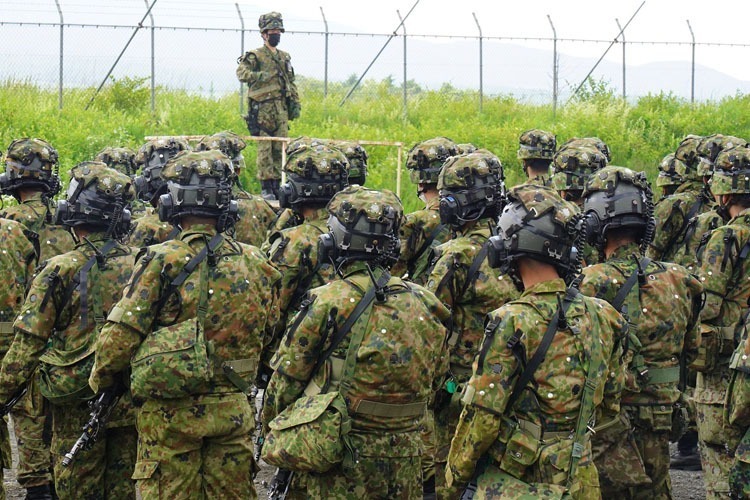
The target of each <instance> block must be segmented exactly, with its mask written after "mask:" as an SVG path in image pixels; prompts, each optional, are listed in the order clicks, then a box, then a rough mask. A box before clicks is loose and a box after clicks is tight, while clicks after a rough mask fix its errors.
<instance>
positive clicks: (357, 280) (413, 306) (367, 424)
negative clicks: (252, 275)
mask: <svg viewBox="0 0 750 500" xmlns="http://www.w3.org/2000/svg"><path fill="white" fill-rule="evenodd" d="M374 272H375V274H376V278H379V277H380V275H381V273H382V271H381V270H380V269H379V268H376V269H375V270H374ZM372 285H373V284H372V280H371V278H370V276H369V274H368V273H367V271H366V269H365V264H364V263H362V262H355V263H351V264H349V265H347V266H346V267H345V269H344V270H343V273H342V278H341V279H337V280H335V281H333V282H331V283H329V284H328V285H325V286H322V287H319V288H314V289H312V290H310V292H309V296H308V297H309V298H308V299H306V301H305V302H304V305H303V307H302V309H301V310H300V312H299V313H298V315H297V317H295V319H294V320H293V321H292V322H291V326H290V328H289V329H288V331H287V333H286V335H285V337H284V341H283V343H282V344H281V346H280V347H279V352H278V354H277V356H276V357H275V358H274V362H273V365H274V367H275V370H276V371H275V372H274V374H273V376H272V377H271V381H270V383H269V386H268V393H267V396H266V397H267V399H266V405H265V406H264V410H263V423H264V425H265V426H267V425H268V423H269V422H270V421H271V420H272V419H273V418H274V417H275V416H276V415H278V414H279V413H280V412H281V411H283V410H284V408H286V407H287V406H289V405H290V404H292V403H293V402H294V401H295V400H296V399H297V398H298V397H300V396H301V395H302V392H303V390H304V389H305V387H306V386H307V385H308V382H309V381H310V380H312V381H313V382H314V383H315V385H317V386H318V387H321V388H327V387H328V385H329V382H330V379H329V378H328V374H329V373H330V371H329V370H328V369H327V368H321V369H320V370H319V371H318V372H317V373H312V370H313V368H314V367H315V364H316V362H317V360H318V357H319V356H320V354H321V353H322V352H324V351H325V350H326V349H327V348H328V346H329V345H330V341H331V338H332V337H333V335H334V332H335V331H337V329H338V328H341V326H342V325H343V324H344V323H345V322H346V320H347V318H348V317H349V316H350V314H351V313H352V311H353V310H354V309H355V308H356V307H357V304H358V303H359V301H360V300H361V298H362V296H363V295H364V294H365V293H366V291H367V290H368V289H369V288H370V287H371V286H372ZM385 293H386V296H387V300H385V301H384V302H379V301H377V300H376V301H374V302H373V305H372V309H371V312H370V313H369V318H368V315H367V312H365V313H364V314H363V315H362V316H361V317H360V319H359V320H358V322H357V323H355V325H354V326H353V328H352V330H354V329H356V328H362V327H365V328H366V330H365V332H364V338H363V340H362V343H361V344H360V346H359V349H358V350H357V354H356V356H357V359H356V366H355V369H354V374H353V376H352V379H351V381H350V384H349V387H348V389H347V391H346V394H345V399H346V401H347V405H348V407H349V409H350V414H351V415H352V420H353V422H352V428H353V429H355V430H359V431H365V432H378V431H389V432H406V431H415V430H417V428H418V426H419V423H420V420H421V419H419V418H415V416H414V415H411V416H398V417H394V416H376V415H370V414H366V413H358V412H356V411H352V408H356V407H358V405H359V403H360V402H361V401H363V400H367V401H373V402H380V403H388V404H394V405H404V404H410V403H419V402H425V403H426V401H427V399H428V398H429V396H430V395H431V394H432V392H433V391H434V390H436V389H437V386H438V385H439V384H440V382H441V376H442V373H444V369H445V362H446V355H445V338H446V330H445V327H444V326H443V324H444V323H445V322H447V320H448V318H449V315H448V311H447V310H446V309H445V306H443V305H442V304H441V303H440V301H438V300H437V298H436V297H435V296H434V295H433V294H432V293H430V292H428V291H427V290H425V289H424V288H422V287H420V286H418V285H414V284H411V283H407V282H404V281H403V280H401V279H400V278H396V277H391V279H390V280H389V281H388V283H387V285H386V292H385ZM351 335H352V334H351V331H350V333H349V334H348V335H347V336H346V337H345V338H344V339H343V340H342V341H341V343H340V344H339V345H338V347H337V348H336V349H335V350H334V351H333V354H332V357H333V358H339V359H340V360H341V359H344V358H346V352H347V349H348V347H349V342H350V340H351ZM326 364H327V365H330V364H331V361H330V360H329V361H327V362H326ZM336 383H338V379H337V380H336ZM363 406H364V405H363Z"/></svg>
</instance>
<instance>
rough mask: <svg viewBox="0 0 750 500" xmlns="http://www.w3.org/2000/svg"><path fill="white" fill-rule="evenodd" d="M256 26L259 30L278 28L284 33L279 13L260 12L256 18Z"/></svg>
mask: <svg viewBox="0 0 750 500" xmlns="http://www.w3.org/2000/svg"><path fill="white" fill-rule="evenodd" d="M258 28H260V32H261V33H263V32H264V31H268V30H280V31H281V32H282V33H284V21H283V19H281V13H279V12H269V13H268V14H261V16H260V17H259V18H258Z"/></svg>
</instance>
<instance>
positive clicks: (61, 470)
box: [51, 403, 137, 500]
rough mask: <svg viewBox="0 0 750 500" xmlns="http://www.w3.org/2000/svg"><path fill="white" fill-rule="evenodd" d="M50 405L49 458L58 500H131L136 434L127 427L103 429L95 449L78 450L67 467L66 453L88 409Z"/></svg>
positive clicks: (132, 495) (82, 423) (132, 428)
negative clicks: (65, 465) (50, 437)
mask: <svg viewBox="0 0 750 500" xmlns="http://www.w3.org/2000/svg"><path fill="white" fill-rule="evenodd" d="M51 406H52V458H53V460H54V472H55V489H56V491H57V495H58V496H59V498H60V499H61V500H65V499H71V500H100V499H101V500H105V499H107V500H121V499H122V500H130V499H134V498H135V484H134V483H133V481H132V479H131V478H130V476H131V475H132V473H133V468H134V466H135V449H136V441H137V437H136V432H135V428H134V427H133V426H132V425H130V426H127V427H115V428H112V429H109V428H108V429H106V430H105V431H104V432H102V433H101V434H100V435H99V438H98V439H97V441H96V443H95V444H94V446H93V447H92V448H91V449H89V450H81V452H79V453H78V455H76V457H75V460H74V461H73V463H72V464H70V465H69V466H68V467H64V466H63V465H62V459H63V457H64V456H65V453H67V452H68V451H70V449H71V448H72V447H73V444H74V443H75V442H76V440H77V439H78V438H79V437H80V436H81V428H82V427H83V425H84V424H85V423H86V422H87V421H88V419H89V412H90V410H89V408H88V405H86V404H85V403H80V404H78V405H51Z"/></svg>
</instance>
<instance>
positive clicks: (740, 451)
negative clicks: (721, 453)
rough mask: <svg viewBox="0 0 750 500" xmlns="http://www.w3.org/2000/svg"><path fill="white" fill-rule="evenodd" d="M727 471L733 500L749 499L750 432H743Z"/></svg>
mask: <svg viewBox="0 0 750 500" xmlns="http://www.w3.org/2000/svg"><path fill="white" fill-rule="evenodd" d="M734 457H735V460H734V464H733V465H732V468H731V469H730V470H729V488H730V490H731V492H732V494H733V495H734V498H748V497H750V432H748V431H745V434H744V435H743V436H742V440H741V441H740V444H739V446H738V447H737V451H735V454H734Z"/></svg>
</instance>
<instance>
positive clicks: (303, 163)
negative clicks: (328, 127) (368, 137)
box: [284, 143, 349, 179]
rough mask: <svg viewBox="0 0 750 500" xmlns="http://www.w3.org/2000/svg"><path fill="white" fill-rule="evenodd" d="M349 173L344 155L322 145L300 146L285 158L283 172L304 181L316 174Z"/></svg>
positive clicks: (347, 162)
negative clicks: (299, 177) (294, 175)
mask: <svg viewBox="0 0 750 500" xmlns="http://www.w3.org/2000/svg"><path fill="white" fill-rule="evenodd" d="M348 171H349V161H348V160H347V159H346V156H345V155H344V153H342V152H341V151H339V150H338V149H336V148H332V147H329V146H326V145H324V144H317V143H313V144H311V145H302V146H300V147H298V148H296V149H295V150H294V151H292V152H291V153H290V154H289V156H287V159H286V164H285V165H284V172H286V173H290V174H297V175H299V176H301V177H302V178H304V179H310V178H314V177H315V176H316V174H322V175H345V174H346V173H347V172H348Z"/></svg>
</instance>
